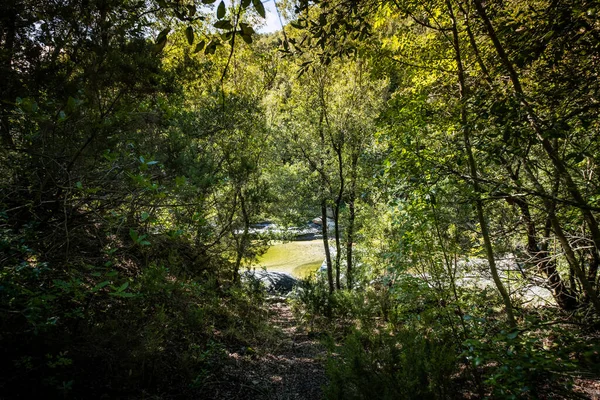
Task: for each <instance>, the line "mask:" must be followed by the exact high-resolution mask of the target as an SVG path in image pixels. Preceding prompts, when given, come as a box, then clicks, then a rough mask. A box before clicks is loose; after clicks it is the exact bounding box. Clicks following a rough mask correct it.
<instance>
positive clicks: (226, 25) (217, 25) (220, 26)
mask: <svg viewBox="0 0 600 400" xmlns="http://www.w3.org/2000/svg"><path fill="white" fill-rule="evenodd" d="M213 26H214V27H215V28H218V29H231V28H233V26H232V25H231V22H229V21H227V20H222V21H217V22H215V24H214V25H213Z"/></svg>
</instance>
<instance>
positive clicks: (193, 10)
mask: <svg viewBox="0 0 600 400" xmlns="http://www.w3.org/2000/svg"><path fill="white" fill-rule="evenodd" d="M186 7H187V9H188V14H189V15H190V17H193V16H194V15H195V14H196V6H194V5H191V4H189V5H187V6H186Z"/></svg>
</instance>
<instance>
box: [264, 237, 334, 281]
mask: <svg viewBox="0 0 600 400" xmlns="http://www.w3.org/2000/svg"><path fill="white" fill-rule="evenodd" d="M324 258H325V251H324V250H323V241H322V240H306V241H298V242H287V243H278V244H274V245H273V246H271V247H269V249H268V250H267V252H266V253H265V254H264V255H262V256H261V257H260V258H259V259H258V262H257V265H256V267H257V268H258V267H263V266H264V267H266V268H267V271H274V272H286V273H288V274H291V275H293V276H295V277H297V278H304V277H306V276H308V275H310V274H311V273H313V272H316V271H317V270H318V269H319V267H320V266H321V263H322V262H323V259H324Z"/></svg>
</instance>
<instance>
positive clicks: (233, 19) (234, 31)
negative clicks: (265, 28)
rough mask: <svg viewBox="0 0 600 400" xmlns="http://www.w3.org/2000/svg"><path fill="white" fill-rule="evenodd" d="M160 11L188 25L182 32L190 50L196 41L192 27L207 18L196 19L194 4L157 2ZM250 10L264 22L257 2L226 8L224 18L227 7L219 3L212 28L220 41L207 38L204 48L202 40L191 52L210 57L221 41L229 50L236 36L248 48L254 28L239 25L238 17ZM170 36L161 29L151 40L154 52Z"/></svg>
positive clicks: (211, 0)
mask: <svg viewBox="0 0 600 400" xmlns="http://www.w3.org/2000/svg"><path fill="white" fill-rule="evenodd" d="M215 2H216V0H202V3H203V4H204V5H211V4H214V3H215ZM158 5H159V6H160V7H161V9H163V10H165V11H168V12H172V13H173V14H174V15H175V17H176V18H177V19H178V20H179V21H181V22H182V23H189V24H190V25H188V26H187V27H186V29H185V37H186V40H187V42H188V44H189V45H190V46H191V45H193V44H194V42H195V40H196V30H195V28H194V26H193V24H194V23H195V22H197V21H206V20H207V19H208V16H207V15H197V11H198V10H197V8H196V5H194V4H187V5H182V4H181V3H180V2H167V1H165V0H160V1H158ZM251 9H254V11H256V13H258V15H259V16H261V17H262V18H263V19H265V18H266V11H265V7H264V5H263V3H262V2H261V1H260V0H241V1H240V2H239V4H238V3H236V4H234V5H233V6H232V8H230V13H229V15H228V11H227V6H226V5H225V2H224V1H223V0H221V1H220V2H219V4H218V5H217V7H216V13H215V17H216V19H217V21H216V22H214V23H213V24H212V26H213V27H214V28H216V29H218V30H220V31H223V32H222V33H221V34H220V37H218V36H213V37H211V38H209V41H208V44H207V43H206V39H202V40H200V41H199V42H198V44H196V46H195V48H194V52H195V53H197V52H200V51H202V50H204V53H205V54H214V53H215V51H216V48H217V47H218V46H220V45H222V41H227V42H229V43H230V44H231V45H232V46H233V45H234V43H235V36H236V35H237V36H240V37H241V38H242V39H243V40H244V42H246V43H247V44H251V43H252V41H253V39H252V37H253V35H254V34H255V33H256V32H255V30H254V28H253V27H252V26H251V25H250V24H249V23H248V22H243V21H242V16H243V15H244V14H245V13H247V12H249V11H250V10H251ZM170 32H171V29H170V28H165V29H163V30H162V31H161V32H160V33H159V34H158V36H157V37H156V39H155V45H154V50H155V52H160V51H162V50H163V49H164V47H165V46H166V44H167V39H168V35H169V33H170Z"/></svg>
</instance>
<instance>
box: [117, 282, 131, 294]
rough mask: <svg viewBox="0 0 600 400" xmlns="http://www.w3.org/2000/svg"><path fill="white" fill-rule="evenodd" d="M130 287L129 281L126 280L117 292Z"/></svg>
mask: <svg viewBox="0 0 600 400" xmlns="http://www.w3.org/2000/svg"><path fill="white" fill-rule="evenodd" d="M128 287H129V282H125V283H124V284H122V285H121V286H119V287H118V288H117V292H122V291H124V290H125V289H127V288H128Z"/></svg>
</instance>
